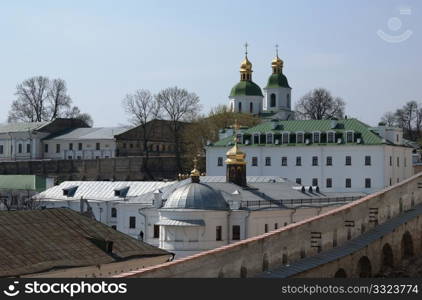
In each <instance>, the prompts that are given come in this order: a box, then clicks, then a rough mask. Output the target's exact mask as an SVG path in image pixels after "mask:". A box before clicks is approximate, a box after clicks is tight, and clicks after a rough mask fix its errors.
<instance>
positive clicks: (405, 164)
mask: <svg viewBox="0 0 422 300" xmlns="http://www.w3.org/2000/svg"><path fill="white" fill-rule="evenodd" d="M404 167H405V168H406V167H407V162H406V157H405V158H404Z"/></svg>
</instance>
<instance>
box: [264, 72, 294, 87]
mask: <svg viewBox="0 0 422 300" xmlns="http://www.w3.org/2000/svg"><path fill="white" fill-rule="evenodd" d="M279 87H286V88H290V86H289V82H288V81H287V77H286V76H284V74H282V73H281V74H272V75H271V76H270V77H269V78H268V82H267V86H266V88H279Z"/></svg>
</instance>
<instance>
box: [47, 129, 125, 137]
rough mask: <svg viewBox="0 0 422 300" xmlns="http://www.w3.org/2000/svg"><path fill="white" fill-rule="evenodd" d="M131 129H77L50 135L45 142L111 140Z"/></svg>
mask: <svg viewBox="0 0 422 300" xmlns="http://www.w3.org/2000/svg"><path fill="white" fill-rule="evenodd" d="M128 129H129V127H96V128H75V129H69V130H66V131H62V132H59V133H57V134H53V135H50V136H48V137H46V138H45V139H44V140H111V139H114V136H115V135H117V134H120V133H122V132H124V131H126V130H128Z"/></svg>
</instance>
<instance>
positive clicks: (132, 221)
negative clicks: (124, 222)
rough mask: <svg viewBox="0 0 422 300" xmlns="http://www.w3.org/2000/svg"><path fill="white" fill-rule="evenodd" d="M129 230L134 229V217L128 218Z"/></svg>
mask: <svg viewBox="0 0 422 300" xmlns="http://www.w3.org/2000/svg"><path fill="white" fill-rule="evenodd" d="M129 228H136V217H129Z"/></svg>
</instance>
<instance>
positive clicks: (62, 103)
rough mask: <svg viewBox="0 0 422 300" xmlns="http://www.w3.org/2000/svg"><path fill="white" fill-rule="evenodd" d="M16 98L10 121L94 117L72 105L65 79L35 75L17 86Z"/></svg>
mask: <svg viewBox="0 0 422 300" xmlns="http://www.w3.org/2000/svg"><path fill="white" fill-rule="evenodd" d="M15 95H16V97H17V98H16V100H15V101H13V103H12V106H11V108H10V111H9V116H8V121H9V122H18V121H21V122H42V121H51V120H54V119H56V118H61V117H69V116H70V117H75V118H85V119H84V120H90V121H91V123H92V118H91V117H90V116H89V115H88V114H82V113H81V112H80V110H79V108H77V107H72V99H71V97H70V96H69V94H68V92H67V87H66V82H65V81H64V80H63V79H53V80H50V79H49V78H47V77H44V76H35V77H31V78H29V79H26V80H24V81H23V82H22V83H20V84H18V85H17V86H16V93H15Z"/></svg>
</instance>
